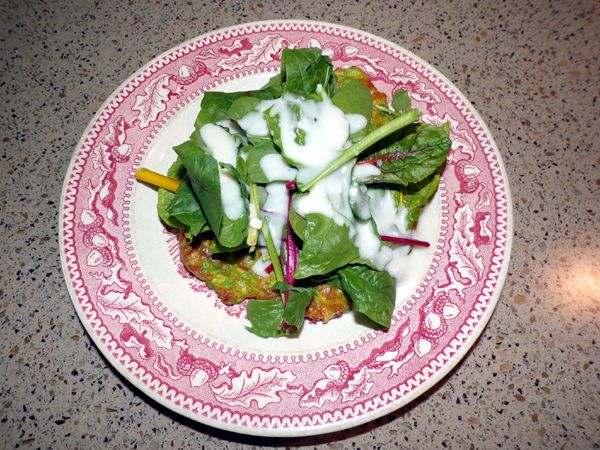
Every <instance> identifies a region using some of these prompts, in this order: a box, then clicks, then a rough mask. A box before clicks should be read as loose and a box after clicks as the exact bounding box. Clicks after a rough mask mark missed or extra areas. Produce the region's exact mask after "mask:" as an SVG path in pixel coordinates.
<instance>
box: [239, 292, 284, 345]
mask: <svg viewBox="0 0 600 450" xmlns="http://www.w3.org/2000/svg"><path fill="white" fill-rule="evenodd" d="M283 310H284V308H283V302H281V301H279V300H251V301H249V302H248V305H247V306H246V314H247V315H248V320H250V324H251V325H252V326H251V327H246V329H247V330H248V331H250V332H252V333H254V334H256V335H257V336H260V337H263V338H269V337H279V336H284V335H285V334H286V332H285V331H284V330H282V329H281V322H282V321H283Z"/></svg>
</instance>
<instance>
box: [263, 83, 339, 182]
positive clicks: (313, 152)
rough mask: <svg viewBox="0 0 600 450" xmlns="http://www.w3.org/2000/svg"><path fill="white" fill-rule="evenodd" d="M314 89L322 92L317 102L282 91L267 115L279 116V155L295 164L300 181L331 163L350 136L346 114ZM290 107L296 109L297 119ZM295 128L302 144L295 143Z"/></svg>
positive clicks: (304, 180) (310, 176) (305, 180)
mask: <svg viewBox="0 0 600 450" xmlns="http://www.w3.org/2000/svg"><path fill="white" fill-rule="evenodd" d="M318 92H320V93H321V94H322V100H321V101H316V100H305V99H303V98H302V97H299V96H296V95H292V94H288V93H286V94H284V95H283V97H282V98H280V99H278V100H277V102H276V103H275V104H273V106H272V107H271V110H270V114H271V115H276V116H279V127H280V130H281V144H282V146H283V155H284V156H285V158H286V159H288V160H290V161H292V162H293V163H294V165H297V166H298V168H299V170H298V175H297V177H296V179H297V180H298V181H300V182H301V183H305V182H307V181H309V180H311V179H312V178H313V177H314V176H315V175H317V174H318V173H319V172H321V170H322V169H324V168H325V167H326V166H327V165H328V164H329V163H331V162H332V161H333V160H334V159H335V158H336V157H337V156H338V155H339V153H340V151H341V150H342V149H343V148H344V144H345V143H346V141H347V140H348V137H349V135H350V126H349V124H348V120H347V119H346V115H345V114H344V113H343V111H342V110H341V109H339V108H338V107H336V106H335V105H334V104H333V103H332V102H331V100H330V99H329V97H327V95H325V94H324V93H323V92H322V89H321V88H320V86H319V89H318ZM292 108H295V109H296V110H299V111H300V118H298V117H297V116H296V112H294V110H293V109H292ZM297 129H300V130H302V131H303V132H304V134H305V137H304V144H299V143H297V142H296V130H297Z"/></svg>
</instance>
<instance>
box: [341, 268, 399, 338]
mask: <svg viewBox="0 0 600 450" xmlns="http://www.w3.org/2000/svg"><path fill="white" fill-rule="evenodd" d="M338 275H339V277H340V280H341V283H342V289H343V290H344V291H345V292H346V293H347V294H348V295H349V296H350V298H351V299H352V309H354V310H355V311H358V312H359V313H362V314H364V315H365V316H367V317H368V318H369V319H371V320H372V321H373V322H375V323H377V324H378V325H381V326H382V327H384V328H389V326H390V323H391V320H392V314H393V312H394V304H395V302H396V280H395V279H394V278H393V277H392V276H391V275H390V274H389V273H387V272H384V271H379V270H374V269H371V268H370V267H367V266H363V265H354V266H347V267H344V268H342V269H340V270H339V271H338Z"/></svg>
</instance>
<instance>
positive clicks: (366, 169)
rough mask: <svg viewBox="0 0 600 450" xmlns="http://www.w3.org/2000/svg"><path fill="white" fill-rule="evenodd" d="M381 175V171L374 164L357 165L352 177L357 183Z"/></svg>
mask: <svg viewBox="0 0 600 450" xmlns="http://www.w3.org/2000/svg"><path fill="white" fill-rule="evenodd" d="M380 174H381V169H380V168H379V167H377V166H375V165H373V164H357V165H355V166H354V170H353V171H352V176H353V177H354V179H355V180H356V181H361V180H364V179H366V178H369V177H374V176H377V175H380Z"/></svg>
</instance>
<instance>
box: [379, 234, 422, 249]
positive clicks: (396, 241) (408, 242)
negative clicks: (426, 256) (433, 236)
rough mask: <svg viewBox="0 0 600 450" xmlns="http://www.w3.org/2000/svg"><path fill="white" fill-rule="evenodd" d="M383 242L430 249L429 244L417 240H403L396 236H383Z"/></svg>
mask: <svg viewBox="0 0 600 450" xmlns="http://www.w3.org/2000/svg"><path fill="white" fill-rule="evenodd" d="M381 240H382V241H387V242H393V243H394V244H403V245H414V246H416V247H429V242H425V241H419V240H417V239H410V238H401V237H394V236H381Z"/></svg>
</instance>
